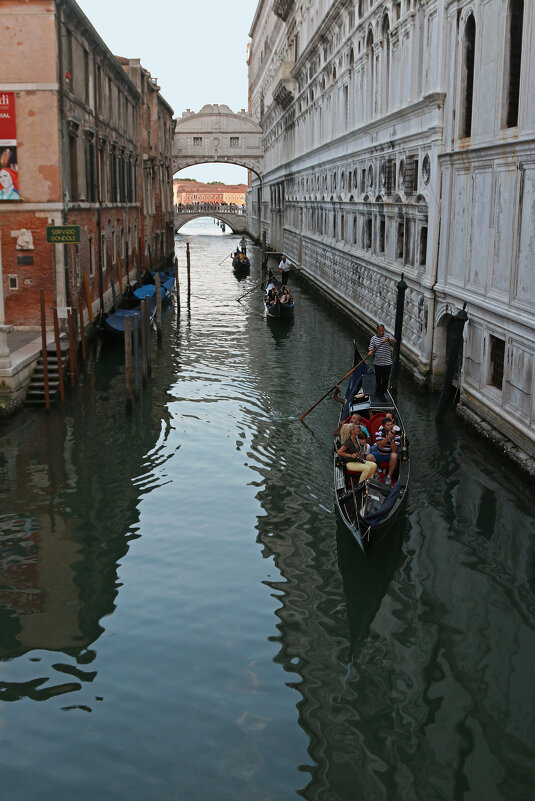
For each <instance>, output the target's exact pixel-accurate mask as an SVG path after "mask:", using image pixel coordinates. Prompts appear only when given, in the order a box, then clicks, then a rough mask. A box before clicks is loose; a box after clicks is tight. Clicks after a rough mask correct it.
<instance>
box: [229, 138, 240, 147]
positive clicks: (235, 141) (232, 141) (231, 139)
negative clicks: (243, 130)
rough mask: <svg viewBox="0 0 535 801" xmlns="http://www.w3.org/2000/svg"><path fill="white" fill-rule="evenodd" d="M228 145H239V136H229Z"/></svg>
mask: <svg viewBox="0 0 535 801" xmlns="http://www.w3.org/2000/svg"><path fill="white" fill-rule="evenodd" d="M230 146H231V147H239V146H240V137H239V136H231V137H230Z"/></svg>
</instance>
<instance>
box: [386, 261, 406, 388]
mask: <svg viewBox="0 0 535 801" xmlns="http://www.w3.org/2000/svg"><path fill="white" fill-rule="evenodd" d="M397 290H398V297H397V303H396V322H395V329H394V339H395V340H396V344H395V345H394V358H393V364H392V372H391V374H390V387H391V389H394V390H395V389H397V386H398V374H399V357H400V353H401V336H402V331H403V310H404V308H405V292H406V291H407V282H406V281H405V278H404V275H403V273H401V279H400V280H399V281H398V284H397Z"/></svg>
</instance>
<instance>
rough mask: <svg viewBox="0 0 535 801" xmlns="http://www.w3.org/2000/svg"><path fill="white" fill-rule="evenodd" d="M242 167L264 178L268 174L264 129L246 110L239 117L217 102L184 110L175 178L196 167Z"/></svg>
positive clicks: (176, 148)
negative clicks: (213, 163)
mask: <svg viewBox="0 0 535 801" xmlns="http://www.w3.org/2000/svg"><path fill="white" fill-rule="evenodd" d="M208 162H221V163H227V164H239V165H240V166H242V167H246V168H247V169H248V170H252V172H254V173H255V174H256V175H257V176H258V177H259V178H260V179H261V178H262V175H263V172H264V148H263V143H262V128H261V127H260V125H259V124H258V123H257V122H255V121H254V120H253V118H252V117H250V116H249V115H248V114H247V112H246V111H245V109H242V110H241V111H240V112H239V113H238V114H235V113H234V112H233V111H231V110H230V108H229V107H228V106H225V105H218V104H217V103H214V104H208V105H206V106H203V107H202V109H201V110H200V111H199V112H198V113H197V114H195V112H193V111H190V110H189V109H188V110H187V111H184V112H183V114H182V117H179V118H178V119H177V120H176V125H175V136H174V140H173V175H174V174H175V173H177V172H178V171H179V170H182V169H183V168H184V167H191V166H192V165H193V164H206V163H208Z"/></svg>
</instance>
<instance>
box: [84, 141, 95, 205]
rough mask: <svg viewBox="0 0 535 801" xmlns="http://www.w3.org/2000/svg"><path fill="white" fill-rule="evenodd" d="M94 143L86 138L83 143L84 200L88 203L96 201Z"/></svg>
mask: <svg viewBox="0 0 535 801" xmlns="http://www.w3.org/2000/svg"><path fill="white" fill-rule="evenodd" d="M95 156H96V154H95V143H94V141H93V140H92V139H91V138H89V137H87V138H86V141H85V179H86V198H87V200H88V202H89V203H94V202H95V201H96V199H97V168H96V162H95Z"/></svg>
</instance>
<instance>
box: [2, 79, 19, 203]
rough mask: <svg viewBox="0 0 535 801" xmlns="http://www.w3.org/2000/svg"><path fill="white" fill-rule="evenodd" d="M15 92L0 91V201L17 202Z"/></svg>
mask: <svg viewBox="0 0 535 801" xmlns="http://www.w3.org/2000/svg"><path fill="white" fill-rule="evenodd" d="M18 198H19V168H18V164H17V133H16V124H15V92H3V91H2V90H0V200H18Z"/></svg>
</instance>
